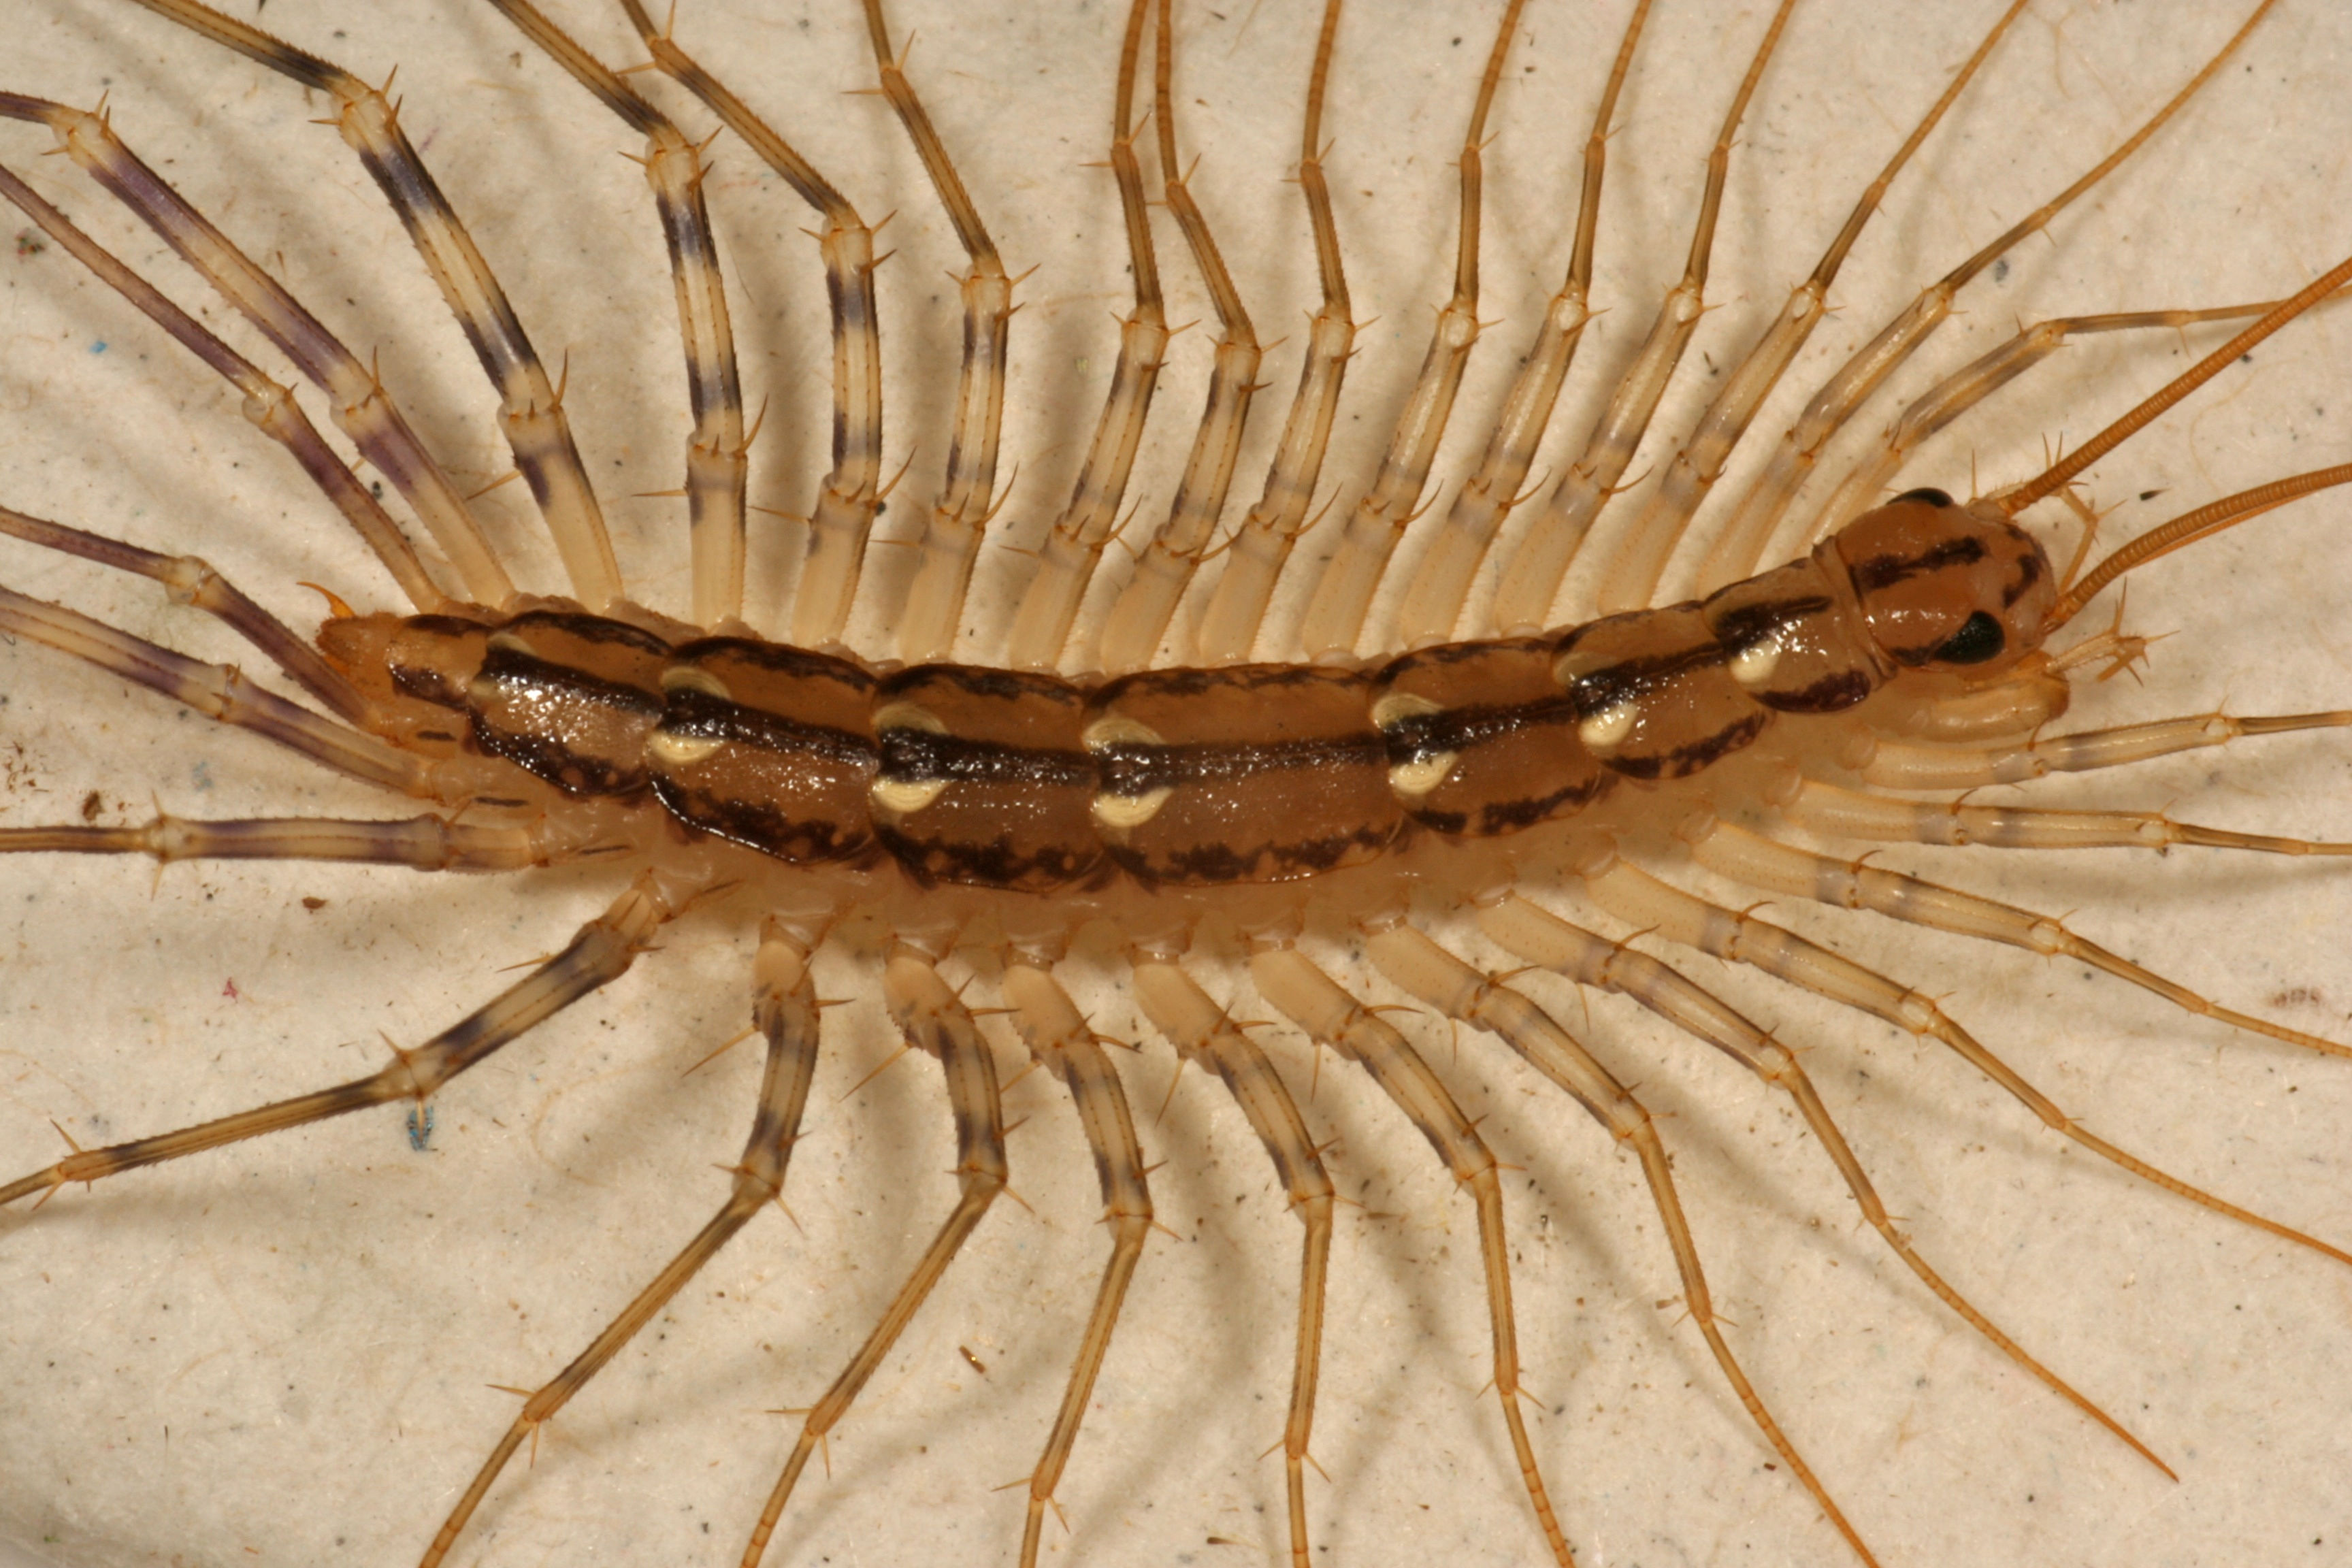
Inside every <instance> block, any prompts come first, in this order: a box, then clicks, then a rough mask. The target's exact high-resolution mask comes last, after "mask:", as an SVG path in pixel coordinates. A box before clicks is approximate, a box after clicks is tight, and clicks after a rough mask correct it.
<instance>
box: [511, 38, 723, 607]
mask: <svg viewBox="0 0 2352 1568" xmlns="http://www.w3.org/2000/svg"><path fill="white" fill-rule="evenodd" d="M490 4H491V5H495V6H496V7H498V10H499V14H500V15H501V16H505V17H506V19H507V20H508V21H509V22H512V23H513V24H514V25H515V27H516V29H517V30H518V31H520V33H521V34H522V35H523V36H524V37H527V38H529V39H530V41H531V42H533V43H535V44H537V45H538V46H539V47H540V49H541V52H542V53H544V54H545V55H546V56H547V57H548V58H550V59H551V60H553V61H554V62H555V63H556V64H557V65H559V66H562V68H564V70H565V71H567V72H569V73H570V74H571V76H572V79H574V80H576V81H578V82H579V83H580V85H581V86H583V87H584V88H586V89H588V90H589V91H590V92H591V93H592V94H593V95H594V96H595V98H596V100H597V101H598V102H600V103H602V104H604V107H605V108H607V109H610V110H612V111H613V112H614V114H616V115H618V116H620V118H621V120H622V121H624V122H625V124H627V125H628V127H629V128H630V129H631V130H633V131H635V132H637V133H638V134H639V135H641V136H643V137H644V138H645V139H646V152H645V158H644V163H645V171H646V184H649V185H651V186H652V187H653V192H654V205H655V207H656V209H657V210H658V212H659V213H660V215H661V226H662V237H663V239H664V240H665V241H667V247H668V250H669V264H670V279H671V282H672V284H673V286H674V292H675V293H676V295H677V332H678V337H679V339H680V341H681V342H683V343H684V344H685V348H686V384H687V393H688V403H689V405H690V406H691V407H692V409H693V412H694V429H693V430H692V432H691V433H690V434H689V435H688V437H687V442H686V497H687V518H688V522H687V528H688V533H687V540H688V552H689V554H690V556H691V559H692V574H693V583H694V589H693V595H692V602H693V605H694V610H693V618H694V622H695V624H696V625H697V626H707V627H710V628H712V629H714V630H716V629H719V628H723V627H727V626H733V625H737V624H740V621H741V618H742V615H743V548H744V541H743V527H744V518H743V489H744V476H745V474H746V472H747V471H748V470H749V467H750V459H749V457H748V454H747V451H746V446H745V437H744V435H743V387H742V383H741V380H740V376H739V375H738V374H737V371H736V364H735V333H734V329H733V327H732V326H731V325H730V322H729V319H728V313H727V284H726V280H725V279H723V278H722V277H720V275H719V249H718V245H717V242H716V241H715V240H713V238H712V237H711V233H710V213H709V209H708V208H707V207H706V206H705V205H704V204H703V199H702V177H703V172H704V171H703V163H702V154H701V153H700V152H699V151H698V149H697V148H696V147H695V145H694V143H693V142H689V141H688V140H687V139H686V136H685V133H684V132H680V131H679V130H678V128H677V126H676V125H673V124H671V123H670V121H669V118H668V117H667V115H665V114H663V113H662V112H661V111H660V110H657V109H656V108H655V107H654V106H653V105H652V104H651V103H648V102H647V101H646V100H645V99H644V98H643V97H642V96H641V95H640V94H639V93H638V92H637V90H636V89H635V88H633V87H631V86H630V85H629V83H628V81H627V80H626V79H625V78H623V77H622V76H621V75H620V74H619V73H617V72H615V71H614V70H613V69H612V68H610V67H608V66H606V65H605V64H604V62H603V61H601V60H599V59H597V58H595V57H594V56H593V55H591V54H590V53H589V52H588V51H587V50H586V49H584V48H582V47H580V45H579V44H577V43H576V42H574V41H573V40H572V37H570V36H569V35H567V34H566V33H565V32H564V31H563V30H562V28H561V27H558V26H556V25H555V24H554V23H553V22H551V21H549V20H548V19H547V17H546V16H543V15H541V12H540V11H539V10H538V8H537V7H535V6H533V5H531V4H530V0H490Z"/></svg>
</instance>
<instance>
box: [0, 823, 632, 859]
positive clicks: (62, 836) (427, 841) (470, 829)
mask: <svg viewBox="0 0 2352 1568" xmlns="http://www.w3.org/2000/svg"><path fill="white" fill-rule="evenodd" d="M556 832H557V830H555V829H553V828H552V827H551V824H550V821H549V819H548V818H546V817H541V819H540V820H539V821H537V822H534V823H530V824H527V825H520V826H505V827H499V826H488V825H486V824H481V823H472V822H452V821H449V820H447V819H446V818H444V817H438V816H412V817H408V818H406V819H404V820H403V821H398V822H350V821H343V820H341V819H338V818H334V817H323V816H286V817H245V818H240V819H237V820H234V821H227V822H194V821H191V820H189V819H187V818H185V817H179V816H170V815H168V814H165V813H160V812H159V813H157V814H156V816H155V818H154V820H152V822H149V823H147V824H146V825H145V826H140V827H99V826H88V825H85V824H81V823H55V824H46V825H42V826H33V827H0V855H25V854H37V853H45V854H64V855H148V856H152V857H153V858H154V860H155V863H156V864H157V865H158V866H169V865H172V864H173V863H174V862H176V861H181V860H314V861H337V862H341V863H342V864H345V865H372V866H405V867H407V868H409V869H411V870H413V871H520V870H522V869H525V868H529V867H534V866H551V865H553V864H555V863H556V862H557V861H559V860H569V859H572V858H577V857H578V856H580V855H583V854H584V853H588V852H589V851H588V850H587V847H585V846H584V845H583V844H582V843H580V842H579V841H578V840H577V839H576V838H572V839H571V840H570V841H569V842H562V841H559V840H558V838H557V837H556Z"/></svg>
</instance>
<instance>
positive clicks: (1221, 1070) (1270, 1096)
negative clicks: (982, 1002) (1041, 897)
mask: <svg viewBox="0 0 2352 1568" xmlns="http://www.w3.org/2000/svg"><path fill="white" fill-rule="evenodd" d="M1179 956H1180V953H1179V952H1175V951H1170V950H1164V949H1159V948H1149V949H1145V950H1143V951H1140V952H1137V953H1136V954H1134V956H1133V958H1132V959H1131V961H1130V966H1131V969H1132V972H1133V973H1134V976H1135V999H1136V1003H1137V1005H1139V1007H1141V1008H1142V1010H1143V1015H1144V1016H1145V1017H1147V1018H1149V1019H1150V1020H1151V1026H1152V1027H1153V1028H1155V1029H1158V1030H1159V1031H1160V1034H1162V1035H1163V1036H1165V1037H1167V1039H1168V1041H1169V1043H1170V1044H1171V1045H1172V1046H1174V1047H1176V1050H1177V1054H1178V1055H1179V1056H1181V1058H1183V1059H1184V1060H1186V1061H1190V1062H1198V1063H1200V1064H1201V1065H1202V1067H1205V1068H1208V1069H1209V1070H1210V1071H1212V1072H1213V1073H1215V1074H1216V1075H1217V1076H1218V1077H1219V1078H1220V1079H1223V1081H1224V1085H1225V1090H1226V1092H1227V1093H1229V1094H1231V1095H1232V1096H1233V1097H1234V1104H1235V1105H1237V1106H1239V1107H1240V1108H1241V1111H1242V1115H1243V1116H1244V1118H1245V1119H1246V1120H1247V1121H1248V1122H1249V1124H1250V1130H1251V1131H1254V1132H1255V1133H1256V1134H1257V1137H1258V1142H1261V1143H1263V1144H1265V1152H1266V1154H1267V1157H1268V1158H1270V1159H1272V1160H1273V1162H1274V1169H1275V1174H1276V1177H1277V1178H1278V1179H1279V1180H1280V1181H1281V1183H1282V1190H1283V1192H1284V1194H1285V1195H1286V1197H1287V1199H1288V1201H1289V1204H1290V1210H1291V1212H1292V1213H1293V1214H1295V1215H1297V1216H1298V1223H1299V1224H1300V1225H1301V1226H1304V1227H1305V1229H1306V1233H1307V1234H1306V1240H1305V1243H1304V1245H1303V1246H1302V1247H1301V1248H1300V1252H1299V1261H1298V1335H1297V1349H1296V1351H1295V1352H1294V1355H1293V1359H1292V1363H1291V1373H1290V1413H1289V1415H1288V1417H1287V1418H1286V1420H1285V1421H1284V1423H1283V1428H1282V1468H1283V1481H1284V1487H1285V1490H1286V1495H1287V1496H1288V1499H1289V1508H1290V1564H1291V1568H1307V1563H1308V1550H1307V1442H1308V1439H1309V1438H1310V1437H1312V1436H1313V1435H1314V1429H1315V1385H1316V1378H1317V1374H1318V1368H1319V1367H1320V1365H1321V1362H1322V1352H1323V1287H1324V1282H1325V1279H1326V1278H1327V1276H1328V1273H1329V1269H1330V1263H1331V1208H1332V1202H1333V1198H1334V1196H1335V1194H1334V1191H1333V1189H1332V1186H1331V1178H1330V1176H1329V1175H1328V1174H1327V1173H1325V1171H1324V1169H1323V1157H1322V1155H1321V1154H1319V1153H1318V1152H1317V1151H1316V1147H1315V1143H1314V1141H1313V1140H1312V1139H1311V1138H1309V1137H1308V1136H1307V1124H1306V1122H1305V1121H1301V1120H1300V1118H1299V1115H1298V1105H1297V1101H1296V1100H1293V1099H1292V1098H1291V1094H1290V1090H1289V1089H1287V1088H1286V1087H1285V1086H1284V1084H1283V1081H1282V1075H1281V1074H1280V1073H1278V1072H1276V1070H1275V1067H1274V1064H1273V1063H1272V1062H1270V1061H1268V1060H1267V1059H1266V1057H1265V1052H1264V1051H1262V1050H1260V1049H1258V1047H1257V1043H1256V1042H1255V1041H1254V1040H1252V1039H1251V1038H1250V1037H1248V1036H1247V1035H1244V1034H1243V1033H1242V1031H1241V1030H1240V1029H1239V1028H1238V1027H1236V1026H1234V1021H1233V1019H1232V1018H1231V1017H1229V1016H1227V1015H1226V1013H1225V1010H1224V1009H1223V1008H1222V1007H1220V1006H1218V1005H1216V1004H1215V1003H1214V1002H1213V1001H1211V1000H1210V999H1209V996H1208V994H1207V993H1206V992H1204V991H1202V989H1201V987H1200V986H1199V984H1196V983H1195V982H1194V981H1193V979H1192V976H1191V975H1189V974H1187V973H1185V972H1184V970H1183V969H1182V967H1181V965H1179V963H1177V959H1178V957H1179Z"/></svg>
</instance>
